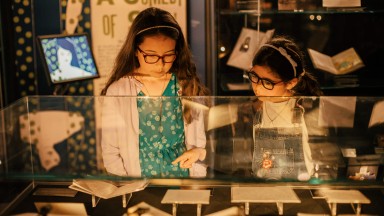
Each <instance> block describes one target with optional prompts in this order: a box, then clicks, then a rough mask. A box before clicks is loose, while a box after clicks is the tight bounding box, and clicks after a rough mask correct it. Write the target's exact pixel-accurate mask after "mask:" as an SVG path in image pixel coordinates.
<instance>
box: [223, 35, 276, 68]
mask: <svg viewBox="0 0 384 216" xmlns="http://www.w3.org/2000/svg"><path fill="white" fill-rule="evenodd" d="M274 31H275V30H274V29H272V30H268V31H266V32H261V31H257V30H254V29H250V28H242V30H241V33H240V36H239V38H238V39H237V42H236V44H235V47H234V48H233V51H232V53H231V55H230V56H229V59H228V61H227V65H229V66H232V67H236V68H240V69H243V70H249V69H250V68H251V67H252V60H253V57H254V56H255V54H256V52H257V51H258V50H259V48H260V46H261V45H262V44H264V43H266V42H267V41H268V40H269V39H270V38H271V37H272V36H273V34H274Z"/></svg>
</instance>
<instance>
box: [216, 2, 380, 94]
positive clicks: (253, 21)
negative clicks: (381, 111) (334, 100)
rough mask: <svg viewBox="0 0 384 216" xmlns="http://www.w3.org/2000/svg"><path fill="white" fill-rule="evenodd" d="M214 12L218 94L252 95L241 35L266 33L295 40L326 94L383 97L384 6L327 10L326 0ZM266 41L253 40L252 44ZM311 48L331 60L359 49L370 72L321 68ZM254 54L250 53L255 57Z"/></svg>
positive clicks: (227, 5)
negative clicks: (346, 52)
mask: <svg viewBox="0 0 384 216" xmlns="http://www.w3.org/2000/svg"><path fill="white" fill-rule="evenodd" d="M338 2H339V1H338ZM357 2H360V1H357ZM210 13H212V14H213V15H212V17H213V18H212V19H213V20H212V28H211V32H210V34H211V35H212V36H211V37H212V40H211V41H212V46H211V47H212V49H213V50H212V55H211V58H212V59H213V61H214V63H213V65H212V71H213V73H214V75H213V76H214V77H213V78H212V79H213V80H214V81H213V84H212V85H213V87H212V88H213V89H214V92H215V95H252V91H251V88H250V85H249V83H248V80H247V79H245V78H243V72H244V70H246V68H249V67H250V66H249V65H248V64H247V63H243V60H241V59H239V58H240V57H241V56H242V55H243V57H241V58H242V59H244V58H246V56H244V55H245V54H244V52H241V50H238V46H237V44H238V43H241V44H244V43H246V41H245V40H244V39H243V38H242V36H241V35H242V34H243V33H244V31H245V30H247V31H251V30H254V31H258V32H260V33H261V34H263V33H266V32H268V31H270V30H273V31H274V33H273V35H287V36H290V37H292V38H293V39H294V40H295V41H296V42H297V43H298V44H299V45H300V47H301V48H302V50H303V52H304V54H305V55H306V59H305V61H306V63H307V68H308V70H309V71H311V72H312V73H313V74H314V75H315V77H316V78H317V79H318V80H319V82H320V84H321V86H322V89H323V91H324V92H325V94H326V95H361V96H366V95H372V96H381V95H382V92H383V88H384V85H383V83H382V82H381V81H380V80H379V79H378V76H379V75H378V71H381V70H382V68H383V66H384V65H383V62H382V61H381V60H380V59H382V58H383V57H384V54H383V53H384V43H383V40H382V35H383V34H384V30H383V29H382V28H378V26H382V25H383V24H384V3H383V2H382V1H379V0H374V1H364V0H362V1H361V7H345V6H343V7H342V6H340V7H323V1H321V0H310V1H301V0H279V1H278V0H263V1H247V0H244V1H240V0H215V1H214V4H213V5H212V10H211V11H210ZM249 35H252V34H249ZM253 35H256V34H253ZM250 38H252V36H251V37H250ZM260 39H262V37H261V38H257V37H256V36H253V38H252V39H251V41H252V40H260ZM240 40H241V41H240ZM259 42H261V41H258V42H256V44H258V43H259ZM254 44H255V43H254ZM254 44H253V46H255V47H256V46H257V45H254ZM308 48H309V49H313V50H316V51H318V52H320V53H323V54H325V55H328V56H334V55H336V54H338V53H340V52H342V51H344V50H347V49H349V48H354V49H355V50H356V52H357V54H358V55H359V56H360V58H361V60H362V62H363V63H364V67H362V68H360V69H358V70H355V71H353V72H350V73H347V74H341V75H335V74H333V73H330V72H327V71H324V70H320V69H316V68H315V67H314V64H313V62H312V60H311V58H310V56H309V54H308V50H307V49H308ZM251 51H256V49H255V50H251ZM232 55H235V56H237V58H232V57H233V56H232ZM253 55H254V53H250V54H249V56H250V58H251V57H252V56H253ZM233 63H235V64H233ZM239 64H243V65H239Z"/></svg>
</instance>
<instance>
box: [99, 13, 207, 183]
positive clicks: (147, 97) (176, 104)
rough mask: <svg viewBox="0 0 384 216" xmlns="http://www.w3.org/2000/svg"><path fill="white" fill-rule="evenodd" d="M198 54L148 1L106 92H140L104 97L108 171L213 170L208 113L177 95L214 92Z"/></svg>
mask: <svg viewBox="0 0 384 216" xmlns="http://www.w3.org/2000/svg"><path fill="white" fill-rule="evenodd" d="M191 59H192V54H191V51H190V50H189V47H188V44H187V42H186V40H185V38H184V35H183V32H182V30H181V28H180V26H179V24H178V23H177V21H176V20H175V19H174V17H173V16H172V15H171V14H170V13H169V12H167V11H164V10H161V9H158V8H148V9H146V10H143V11H142V12H140V13H139V14H138V15H137V17H136V18H135V20H134V21H133V22H132V25H131V26H130V29H129V32H128V35H127V38H126V40H125V42H124V44H123V45H122V48H121V50H120V52H119V53H118V55H117V58H116V62H115V65H114V68H113V70H112V74H111V77H110V78H109V80H108V82H107V84H106V86H105V88H104V89H103V90H102V93H101V95H107V96H135V97H131V98H130V97H105V98H103V110H102V156H103V162H104V166H105V168H106V170H107V172H108V173H112V174H115V175H121V176H133V177H140V176H141V177H156V178H158V177H188V176H193V177H202V176H205V175H206V166H205V165H204V164H203V163H202V162H201V161H202V160H204V158H205V154H206V153H205V144H206V137H205V129H204V121H203V116H202V113H199V112H198V111H197V110H191V109H189V108H188V107H183V106H182V104H181V100H180V98H178V96H204V95H207V94H208V90H207V88H205V87H204V86H203V85H202V84H201V83H200V80H199V78H198V76H197V73H196V67H195V64H194V63H193V62H192V60H191ZM136 96H139V97H136ZM168 96H170V97H168ZM171 96H173V97H171Z"/></svg>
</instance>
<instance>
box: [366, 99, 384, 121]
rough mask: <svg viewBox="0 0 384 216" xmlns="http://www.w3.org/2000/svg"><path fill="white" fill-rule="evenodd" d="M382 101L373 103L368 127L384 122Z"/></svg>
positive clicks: (383, 102)
mask: <svg viewBox="0 0 384 216" xmlns="http://www.w3.org/2000/svg"><path fill="white" fill-rule="evenodd" d="M383 110H384V101H379V102H377V103H375V105H374V106H373V109H372V113H371V118H370V120H369V124H368V127H372V126H375V125H379V124H383V123H384V112H383Z"/></svg>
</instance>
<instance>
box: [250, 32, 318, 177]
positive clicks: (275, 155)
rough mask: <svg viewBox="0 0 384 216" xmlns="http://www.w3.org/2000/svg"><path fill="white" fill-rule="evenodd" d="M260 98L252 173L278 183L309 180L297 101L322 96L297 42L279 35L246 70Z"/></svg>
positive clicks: (309, 161) (307, 149)
mask: <svg viewBox="0 0 384 216" xmlns="http://www.w3.org/2000/svg"><path fill="white" fill-rule="evenodd" d="M247 75H248V78H249V80H250V81H251V83H252V88H253V91H254V93H255V95H256V96H258V100H257V102H256V104H255V106H254V107H256V109H255V114H254V118H253V138H254V152H253V160H252V174H253V175H254V176H255V177H258V178H263V179H269V180H273V179H275V180H279V179H288V180H289V179H292V180H301V181H303V180H308V179H309V178H310V176H311V175H312V174H313V170H314V165H313V162H312V157H311V150H310V147H309V144H308V132H307V128H306V124H305V122H304V117H303V114H304V108H303V106H301V105H300V102H299V101H300V100H301V99H299V98H298V97H293V96H319V95H322V92H321V90H320V88H319V85H318V83H317V81H316V80H315V79H314V77H313V76H312V75H311V74H309V73H308V72H307V71H306V70H305V64H304V58H303V55H302V53H301V51H300V49H299V47H298V46H297V45H296V43H295V42H294V41H293V40H291V39H290V38H288V37H282V36H277V37H274V38H272V39H271V40H270V41H269V42H267V43H266V44H264V45H262V46H261V48H260V49H259V51H258V52H257V53H256V55H255V57H254V59H253V67H252V68H251V70H250V71H249V72H247Z"/></svg>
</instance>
